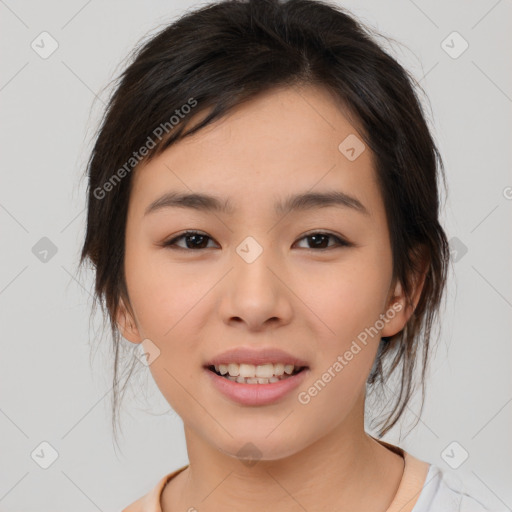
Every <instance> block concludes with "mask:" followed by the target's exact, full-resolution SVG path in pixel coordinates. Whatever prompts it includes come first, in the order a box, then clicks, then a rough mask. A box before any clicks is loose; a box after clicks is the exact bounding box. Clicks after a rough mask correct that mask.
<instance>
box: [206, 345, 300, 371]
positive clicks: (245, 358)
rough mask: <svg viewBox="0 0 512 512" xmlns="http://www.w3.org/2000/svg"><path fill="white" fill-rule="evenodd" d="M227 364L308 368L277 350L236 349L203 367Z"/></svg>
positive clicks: (223, 353)
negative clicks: (291, 365)
mask: <svg viewBox="0 0 512 512" xmlns="http://www.w3.org/2000/svg"><path fill="white" fill-rule="evenodd" d="M229 363H238V364H241V363H246V364H254V365H262V364H271V363H282V364H293V365H294V366H296V367H301V366H308V364H307V361H305V360H303V359H300V358H298V357H295V356H292V355H291V354H289V353H288V352H285V351H284V350H281V349H278V348H272V347H269V348H260V349H254V348H245V347H238V348H233V349H230V350H226V351H225V352H222V354H219V355H217V356H215V357H213V358H212V359H210V360H208V361H207V362H206V364H205V367H208V366H217V365H220V364H229Z"/></svg>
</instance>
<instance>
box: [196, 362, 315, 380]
mask: <svg viewBox="0 0 512 512" xmlns="http://www.w3.org/2000/svg"><path fill="white" fill-rule="evenodd" d="M206 368H207V369H208V370H210V371H211V372H213V373H215V374H217V375H218V376H219V377H224V378H225V379H228V380H230V381H232V382H237V383H239V384H273V383H275V382H279V381H281V380H286V379H288V378H290V377H293V376H294V375H297V374H298V373H300V372H302V371H303V370H305V369H306V368H307V366H294V365H293V364H281V363H276V364H272V363H269V364H262V365H253V364H244V363H242V364H238V363H229V364H219V365H210V366H207V367H206Z"/></svg>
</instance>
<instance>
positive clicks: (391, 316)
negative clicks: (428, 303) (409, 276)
mask: <svg viewBox="0 0 512 512" xmlns="http://www.w3.org/2000/svg"><path fill="white" fill-rule="evenodd" d="M425 277H426V270H425V271H424V272H422V273H421V275H420V276H419V279H417V280H416V282H415V283H414V290H413V293H412V303H411V302H409V301H408V299H407V297H406V296H405V294H404V292H403V287H402V283H400V282H399V281H397V283H396V285H395V288H394V292H393V293H392V294H391V297H390V299H389V302H388V305H387V309H386V312H385V313H384V314H385V315H386V318H387V320H388V322H387V323H386V325H385V327H384V329H382V332H381V336H382V337H390V336H394V335H395V334H397V333H398V332H400V331H401V330H402V329H403V328H404V327H405V324H406V323H407V322H408V321H409V319H410V318H411V316H412V315H413V313H414V311H415V310H416V306H417V305H418V302H419V300H420V297H421V292H422V290H423V285H424V284H425Z"/></svg>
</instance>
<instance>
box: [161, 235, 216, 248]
mask: <svg viewBox="0 0 512 512" xmlns="http://www.w3.org/2000/svg"><path fill="white" fill-rule="evenodd" d="M181 239H184V240H185V247H183V246H181V245H178V244H177V243H176V242H177V241H178V240H181ZM207 239H210V240H212V239H211V238H210V237H209V236H208V235H205V234H204V233H200V232H199V231H186V232H185V233H182V234H181V235H179V236H176V237H174V238H172V239H171V240H168V241H166V242H163V244H162V245H163V246H164V247H170V248H171V249H185V250H187V249H191V250H195V249H207V247H206V245H205V240H207ZM206 244H207V242H206Z"/></svg>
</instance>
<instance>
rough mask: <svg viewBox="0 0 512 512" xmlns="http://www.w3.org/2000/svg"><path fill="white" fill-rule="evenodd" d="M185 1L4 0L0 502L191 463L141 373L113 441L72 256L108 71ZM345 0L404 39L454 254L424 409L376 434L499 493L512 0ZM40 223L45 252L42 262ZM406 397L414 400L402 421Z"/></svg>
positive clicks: (508, 478)
mask: <svg viewBox="0 0 512 512" xmlns="http://www.w3.org/2000/svg"><path fill="white" fill-rule="evenodd" d="M196 5H199V4H197V3H194V2H187V1H172V2H170V1H159V0H158V1H157V0H152V1H150V2H142V1H138V2H137V1H130V2H127V1H123V2H122V1H103V2H100V1H98V0H90V1H89V2H84V1H83V0H72V1H68V2H57V1H56V0H53V1H45V2H41V1H38V2H36V1H35V0H31V1H25V2H15V1H14V0H5V1H4V0H0V34H1V36H0V37H1V42H2V48H3V52H2V57H3V58H2V61H1V78H0V109H1V119H2V124H1V131H0V138H1V147H2V161H1V169H2V186H1V188H0V225H1V243H2V251H1V253H0V254H1V258H2V264H1V266H0V312H1V328H2V329H1V333H2V334H1V348H2V356H3V357H1V358H0V378H1V386H0V433H1V435H0V461H1V462H0V510H1V511H3V512H10V511H21V510H23V511H35V510H38V511H50V510H51V511H59V510H70V509H73V510H75V511H76V512H80V511H85V510H89V511H90V510H101V511H107V510H120V509H121V508H122V507H124V506H126V505H127V504H129V503H131V502H132V501H134V500H135V499H137V498H139V497H140V496H142V495H143V494H145V493H146V492H147V491H148V490H149V489H150V488H151V487H153V485H155V484H156V482H157V480H158V479H160V478H161V477H162V476H163V475H164V474H165V473H167V472H169V471H171V470H173V469H175V468H178V467H181V466H182V465H184V464H186V463H187V462H188V459H187V455H186V448H185V443H184V438H183V433H182V423H181V420H180V419H179V418H178V417H177V416H176V415H175V414H174V413H173V411H172V410H170V408H169V406H168V404H167V402H166V401H165V400H164V399H163V397H162V396H161V395H160V392H159V390H158V389H157V388H156V386H155V384H154V383H153V381H152V378H151V376H150V374H149V372H146V373H143V374H142V375H143V377H142V378H140V379H137V380H136V381H134V384H133V386H132V388H130V389H131V391H129V393H128V395H127V397H126V401H125V405H124V409H123V411H124V412H123V416H122V420H123V434H124V435H123V436H122V438H121V441H120V445H121V449H122V451H116V449H115V448H114V446H113V442H112V434H111V426H110V415H109V410H110V381H111V367H110V343H109V340H108V338H106V339H105V340H104V342H103V343H101V344H99V346H100V349H99V350H98V351H97V352H96V353H95V355H94V357H93V358H92V359H91V362H90V352H91V347H92V346H94V347H96V345H97V343H95V342H94V337H95V336H96V331H95V329H94V326H96V327H98V325H99V319H98V318H96V320H95V322H93V325H92V326H91V327H90V326H89V307H90V305H91V296H90V293H91V289H92V282H93V281H92V274H90V273H89V274H85V275H84V274H82V275H78V274H77V272H76V265H77V261H78V254H79V247H80V244H81V241H82V236H83V233H84V221H85V215H84V213H85V212H84V205H85V181H83V180H80V177H81V174H82V172H83V169H84V166H85V161H86V158H87V156H88V151H89V150H90V149H91V142H92V136H93V133H94V130H95V128H96V123H97V121H98V118H99V114H100V113H101V109H102V108H103V104H104V102H105V101H106V99H107V97H108V96H107V93H108V91H107V90H105V86H107V85H108V83H109V81H110V80H111V79H112V78H114V76H116V74H117V73H118V72H119V71H121V69H122V68H123V66H122V62H121V61H122V59H123V58H125V57H126V56H127V54H128V52H129V51H130V50H131V49H132V47H133V46H134V45H135V44H136V43H137V42H139V41H140V40H141V38H142V37H143V36H145V35H146V34H147V33H148V32H149V31H153V30H156V29H158V28H159V27H160V26H161V25H163V24H165V23H167V22H170V21H171V20H172V19H174V18H175V17H176V16H177V15H179V14H181V13H183V12H184V11H185V10H188V9H192V8H193V7H194V6H196ZM341 5H343V6H345V7H347V8H349V9H350V10H351V11H352V12H353V13H354V14H356V15H358V16H359V17H360V18H361V20H362V21H363V22H366V23H368V24H369V25H370V26H371V27H374V28H376V29H377V30H379V31H381V32H382V33H384V34H385V35H388V36H391V37H393V38H394V39H396V40H397V41H399V42H400V43H403V45H404V46H400V45H394V46H393V47H392V48H388V49H389V51H391V52H392V53H393V54H394V55H395V57H396V58H397V59H398V60H399V61H400V62H401V63H402V64H403V65H405V66H406V67H407V68H408V69H410V70H411V71H412V72H413V73H414V75H415V76H416V78H417V79H418V80H421V84H422V86H423V87H424V89H425V91H426V92H427V95H428V97H429V98H430V106H428V105H427V109H428V110H429V111H430V108H431V114H429V115H431V125H432V128H433V131H434V134H435V138H436V140H437V141H438V144H439V147H440V149H441V151H442V154H443V157H444V161H445V164H446V170H447V176H448V187H449V193H448V198H447V203H446V208H445V211H444V214H443V221H444V225H445V228H446V231H447V233H448V237H449V238H450V239H451V244H452V247H453V256H454V264H453V267H452V273H451V278H450V287H449V291H448V299H447V307H446V310H445V313H444V316H443V321H442V336H441V343H440V347H439V349H438V351H437V356H436V359H435V360H434V362H433V365H432V371H431V378H430V380H429V382H428V392H427V398H426V404H425V409H424V413H423V416H422V418H421V421H419V423H418V425H417V427H416V428H415V430H413V432H411V433H410V434H409V435H407V436H405V438H404V437H403V436H402V438H400V429H395V430H394V432H393V433H391V434H390V435H388V436H386V438H385V440H388V441H389V442H395V443H399V444H400V445H401V446H402V447H404V448H405V449H406V450H408V451H410V452H411V453H413V454H414V455H415V456H417V457H419V458H421V459H423V460H427V461H429V462H432V463H434V464H437V465H439V466H441V467H442V468H444V469H446V471H450V472H451V473H455V474H457V475H458V476H459V477H461V478H462V479H463V480H465V481H466V482H468V485H471V488H472V489H474V492H475V493H477V494H478V495H479V496H482V497H483V499H484V500H487V501H488V502H489V503H491V504H493V505H494V506H501V507H503V506H507V507H508V509H510V508H511V507H512V486H511V482H512V468H511V464H510V461H511V460H512V457H511V455H512V445H511V441H510V425H511V419H512V404H511V401H512V386H511V374H512V372H511V361H512V357H511V352H512V348H511V343H510V341H511V339H510V332H511V327H512V315H511V312H512V283H511V270H510V261H511V252H512V251H511V245H512V244H511V241H512V239H511V230H510V220H511V211H512V199H511V198H512V176H511V173H510V168H511V150H510V147H511V143H510V131H511V130H510V124H511V123H510V121H511V117H510V113H511V107H512V76H511V75H512V73H511V66H510V61H511V52H510V49H511V48H512V46H511V43H512V36H511V33H512V2H511V1H510V0H501V1H495V0H492V1H479V2H466V1H452V2H441V1H435V2H432V1H431V2H427V1H419V0H418V1H416V2H413V1H411V0H408V1H393V2H379V1H376V0H374V1H369V0H366V1H357V2H356V1H347V2H343V3H342V4H341ZM43 31H46V32H48V33H49V34H51V37H52V38H53V39H55V40H56V41H57V43H58V48H57V50H56V51H55V52H54V53H53V54H52V55H50V56H49V57H48V58H46V59H43V58H42V57H41V56H40V55H39V54H38V53H36V51H34V50H33V49H32V47H31V43H32V42H33V41H35V43H34V44H36V43H37V44H39V46H42V44H43V43H41V36H39V34H41V32H43ZM454 31H457V32H458V33H459V34H460V35H461V36H462V38H463V39H464V40H465V41H467V43H468V44H469V47H468V48H467V50H466V51H465V52H463V53H462V54H461V55H459V56H457V58H454V52H455V53H458V52H459V51H460V50H461V49H462V48H463V46H462V44H463V41H462V40H461V39H457V37H458V36H450V37H449V38H448V39H447V37H448V36H449V35H450V34H452V32H454ZM45 37H47V36H45ZM454 37H455V39H454ZM445 40H446V42H445V43H443V41H445ZM38 42H39V43H38ZM449 47H451V49H450V48H449ZM45 48H46V50H48V49H49V48H51V47H50V40H49V39H46V40H45ZM445 50H448V52H451V53H452V55H449V53H447V51H445ZM40 51H41V50H40ZM95 97H96V98H95ZM43 237H47V238H48V239H49V240H50V241H51V243H52V244H54V246H55V249H56V250H57V252H56V253H55V254H52V252H51V250H50V252H48V253H47V255H46V261H41V258H42V257H43V256H42V253H41V250H43V249H44V248H45V247H47V246H48V244H49V242H48V241H47V240H43V241H40V240H41V238H43ZM37 244H39V245H37ZM45 244H46V245H45ZM34 246H35V249H33V248H34ZM41 247H42V248H43V249H41ZM55 249H54V250H55ZM466 251H467V252H466ZM43 258H44V257H43ZM418 411H419V404H418V403H417V402H416V403H414V402H413V403H412V404H411V405H410V407H409V410H408V414H409V417H408V419H407V421H406V425H408V424H410V421H412V420H414V419H415V415H416V414H417V413H418ZM454 441H456V442H457V443H459V444H458V445H452V446H450V444H451V443H452V442H454ZM43 442H47V443H49V444H50V445H51V447H53V449H54V450H55V451H56V452H57V454H58V457H57V459H56V460H55V461H54V462H53V463H52V464H51V465H50V466H49V467H48V468H47V469H43V468H42V467H41V464H44V463H45V462H46V463H50V462H51V454H52V448H50V447H49V446H47V445H42V446H41V443H43ZM459 445H460V446H459ZM447 447H449V448H448V450H447V451H445V449H446V448H447ZM452 449H453V451H452ZM462 450H465V451H467V452H468V454H469V457H468V459H467V460H466V461H465V462H464V463H463V464H461V465H460V467H459V468H458V469H451V467H450V466H449V464H448V463H447V462H446V461H447V460H450V462H451V464H452V466H453V465H454V463H453V462H452V461H453V460H455V461H457V460H458V461H459V462H460V460H461V458H462V456H463V455H464V452H463V451H462ZM443 453H444V454H445V455H444V456H443ZM446 453H448V454H449V457H447V456H446Z"/></svg>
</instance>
